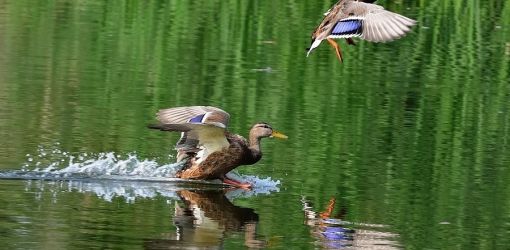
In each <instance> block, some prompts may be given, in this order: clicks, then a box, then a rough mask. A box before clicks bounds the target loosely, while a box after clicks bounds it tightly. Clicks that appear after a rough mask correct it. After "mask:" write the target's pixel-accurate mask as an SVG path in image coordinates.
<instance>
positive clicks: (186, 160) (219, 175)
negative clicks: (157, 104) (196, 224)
mask: <svg viewBox="0 0 510 250" xmlns="http://www.w3.org/2000/svg"><path fill="white" fill-rule="evenodd" d="M157 119H158V120H159V122H160V124H156V125H149V128H152V129H159V130H162V131H175V132H182V134H181V138H180V139H179V141H178V142H177V144H176V147H175V148H176V150H177V162H183V168H182V170H180V171H178V172H177V174H176V177H178V178H184V179H200V180H212V179H220V180H222V181H223V182H224V183H226V184H229V185H232V186H236V187H241V188H250V187H251V184H250V183H241V182H239V181H236V180H233V179H230V178H228V177H227V176H226V174H227V173H228V172H230V171H231V170H233V169H235V168H237V167H238V166H241V165H251V164H254V163H256V162H258V161H259V160H260V158H261V157H262V151H261V149H260V140H261V139H262V138H265V137H275V138H281V139H286V138H287V136H286V135H284V134H282V133H280V132H277V131H274V130H273V128H272V127H271V126H270V125H269V124H267V123H265V122H259V123H256V124H255V125H253V126H252V127H251V129H250V134H249V138H248V140H246V139H245V138H243V137H242V136H240V135H236V134H232V133H229V132H228V131H227V126H228V122H229V119H230V115H229V114H228V113H227V112H225V111H223V110H221V109H219V108H216V107H211V106H190V107H177V108H169V109H162V110H160V111H159V112H158V113H157Z"/></svg>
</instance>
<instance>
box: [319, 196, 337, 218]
mask: <svg viewBox="0 0 510 250" xmlns="http://www.w3.org/2000/svg"><path fill="white" fill-rule="evenodd" d="M335 203H336V199H335V197H331V198H330V199H329V202H328V206H327V207H326V210H325V211H324V212H322V213H320V214H319V215H320V217H321V218H322V219H328V218H329V217H330V216H331V213H333V209H335Z"/></svg>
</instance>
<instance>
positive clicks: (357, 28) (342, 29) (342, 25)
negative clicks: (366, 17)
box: [331, 19, 363, 37]
mask: <svg viewBox="0 0 510 250" xmlns="http://www.w3.org/2000/svg"><path fill="white" fill-rule="evenodd" d="M362 28H363V21H362V20H359V19H348V20H341V21H338V22H337V23H336V24H335V27H333V29H332V30H331V35H333V36H346V37H349V36H356V35H361V32H362Z"/></svg>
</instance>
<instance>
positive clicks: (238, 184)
mask: <svg viewBox="0 0 510 250" xmlns="http://www.w3.org/2000/svg"><path fill="white" fill-rule="evenodd" d="M221 180H222V181H223V183H225V184H228V185H231V186H234V187H238V188H242V189H251V188H252V185H251V183H248V182H244V183H243V182H240V181H236V180H234V179H230V178H228V177H226V176H225V177H223V178H222V179H221Z"/></svg>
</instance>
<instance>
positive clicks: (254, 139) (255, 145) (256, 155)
mask: <svg viewBox="0 0 510 250" xmlns="http://www.w3.org/2000/svg"><path fill="white" fill-rule="evenodd" d="M260 139H261V138H260V137H258V136H256V135H254V134H253V133H250V138H249V143H250V146H249V148H250V151H251V154H252V156H253V159H254V160H255V162H257V161H258V160H260V158H261V157H262V150H261V149H260Z"/></svg>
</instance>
